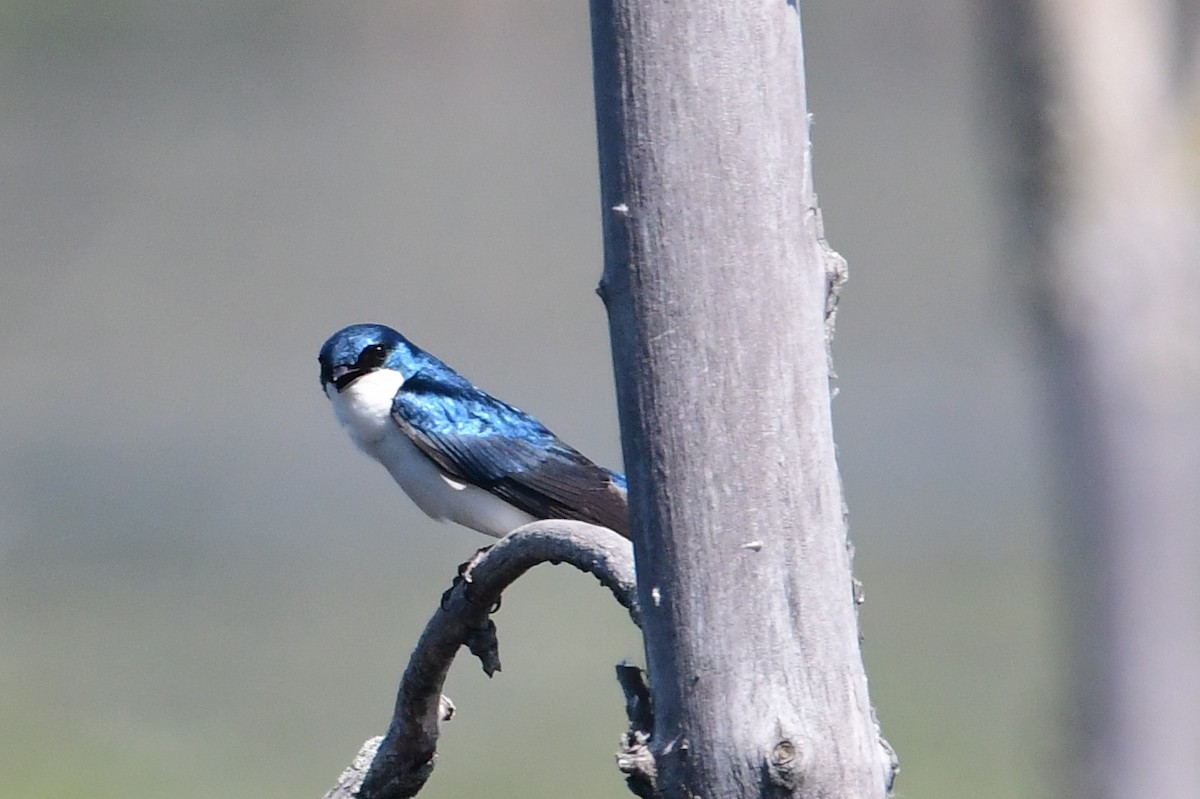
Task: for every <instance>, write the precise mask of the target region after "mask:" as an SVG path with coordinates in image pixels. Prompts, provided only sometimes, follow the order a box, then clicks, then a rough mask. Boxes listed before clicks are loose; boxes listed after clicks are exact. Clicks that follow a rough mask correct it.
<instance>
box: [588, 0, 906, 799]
mask: <svg viewBox="0 0 1200 799" xmlns="http://www.w3.org/2000/svg"><path fill="white" fill-rule="evenodd" d="M592 28H593V52H594V59H595V87H596V107H597V119H598V132H599V144H600V171H601V187H602V202H603V214H604V235H605V271H604V279H603V282H602V284H601V295H602V297H604V299H605V301H606V304H607V306H608V311H609V321H610V331H611V334H612V340H613V354H614V362H615V364H616V378H617V392H618V401H619V407H620V416H621V430H622V440H623V446H624V453H625V463H626V467H627V469H628V472H629V478H630V481H629V482H630V500H631V513H632V523H633V530H634V535H633V541H634V550H635V554H636V560H637V569H638V595H639V601H640V604H641V606H642V612H643V623H644V632H645V639H646V656H647V665H648V672H649V677H650V692H651V694H652V696H653V703H654V726H653V730H652V733H651V736H650V741H649V751H650V753H651V754H652V756H653V760H654V765H655V768H654V773H655V776H656V781H657V782H656V790H657V792H658V794H657V795H661V796H664V797H685V796H692V795H695V796H719V797H763V796H772V797H781V796H794V797H851V796H853V797H881V796H884V795H885V794H886V793H887V792H888V788H889V786H890V784H891V780H892V777H893V776H894V771H895V762H894V759H893V756H892V754H891V751H890V749H889V748H888V747H887V746H886V744H884V743H883V742H882V741H881V739H880V738H879V734H878V730H877V727H876V724H875V722H874V719H873V715H872V710H871V705H870V701H869V698H868V695H867V681H866V676H865V673H864V669H863V663H862V656H861V652H860V646H859V636H858V623H857V616H856V608H855V602H854V590H853V587H852V586H853V580H852V576H851V570H850V553H849V549H848V545H847V540H846V528H845V522H844V514H843V504H842V493H841V487H840V484H839V478H838V472H837V466H836V463H835V459H834V447H833V439H832V428H831V421H830V372H829V368H828V363H827V358H826V342H827V338H826V319H827V303H828V301H829V299H830V296H829V294H830V285H831V283H833V282H834V281H835V280H837V279H840V269H839V266H840V259H838V258H836V256H832V254H829V253H827V251H826V249H825V248H824V247H823V242H822V241H821V229H820V220H819V215H818V212H817V206H816V198H815V196H814V194H813V188H812V179H811V172H810V159H809V138H808V112H807V108H806V101H805V93H804V68H803V53H802V49H801V35H800V15H799V11H798V9H797V8H796V7H795V5H793V4H791V3H786V2H783V1H782V0H780V1H779V2H769V3H728V2H723V0H700V1H699V2H691V3H661V2H639V1H638V0H592Z"/></svg>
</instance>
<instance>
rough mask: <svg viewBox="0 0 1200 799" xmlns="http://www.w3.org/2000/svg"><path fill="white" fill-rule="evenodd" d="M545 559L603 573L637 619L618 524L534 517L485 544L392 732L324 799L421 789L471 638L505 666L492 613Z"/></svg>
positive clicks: (436, 618)
mask: <svg viewBox="0 0 1200 799" xmlns="http://www.w3.org/2000/svg"><path fill="white" fill-rule="evenodd" d="M539 563H569V564H571V565H572V566H575V567H576V568H577V569H580V570H581V571H585V572H588V573H590V574H593V575H595V576H596V578H597V579H598V580H600V582H601V583H602V584H603V585H605V586H606V587H607V588H609V589H610V590H611V591H612V592H613V596H614V597H615V598H616V600H617V601H618V602H620V603H621V604H622V605H623V606H625V607H626V608H628V609H629V612H630V615H631V616H632V617H633V619H634V621H635V622H636V621H637V620H638V609H637V603H636V602H635V601H634V596H635V594H634V575H633V552H632V551H631V549H630V547H629V542H628V541H626V540H625V539H624V538H622V537H621V536H619V535H618V534H617V533H615V532H613V531H612V530H608V529H606V528H604V527H597V526H595V525H592V524H585V523H584V522H575V521H541V522H534V523H532V524H527V525H525V526H524V527H521V528H519V529H517V530H514V531H513V532H512V533H510V534H508V535H507V536H505V537H504V538H502V539H500V541H498V542H496V543H495V544H494V545H492V546H491V547H488V548H487V549H483V550H480V551H479V552H478V553H477V554H476V556H475V557H474V558H472V560H471V561H470V562H469V563H466V564H464V565H463V567H462V573H461V574H460V575H459V576H458V578H457V579H456V580H455V581H454V584H453V585H452V586H451V587H450V589H448V590H447V591H446V593H445V595H444V596H443V597H442V601H441V604H440V606H439V607H438V609H437V611H436V612H435V613H434V614H433V617H432V618H431V619H430V620H429V623H428V624H427V625H426V626H425V631H424V632H423V633H422V634H421V640H420V641H418V642H417V646H416V648H415V649H414V650H413V654H412V657H411V658H410V659H409V662H408V668H406V669H405V671H404V677H403V679H402V680H401V682H400V690H399V691H398V692H397V695H396V708H395V711H394V713H393V715H392V721H391V723H390V724H389V725H388V731H387V734H386V735H384V736H382V737H381V738H372V739H370V740H369V741H367V742H366V743H365V744H363V746H362V748H361V749H360V750H359V753H358V755H357V756H356V757H355V759H354V762H353V763H352V764H351V765H350V766H349V767H348V768H347V769H346V770H345V771H344V772H343V773H342V775H341V777H340V778H339V779H338V782H337V784H336V785H334V787H333V788H331V789H330V790H329V792H328V793H326V794H325V799H402V798H403V797H409V796H415V795H416V794H417V792H418V791H420V790H421V788H423V787H424V785H425V781H426V780H428V779H429V776H430V774H432V772H433V765H434V761H435V759H436V757H437V741H438V736H439V734H440V727H441V722H443V721H445V720H447V719H449V718H450V717H451V716H452V715H453V712H454V705H453V704H452V703H451V702H450V700H449V699H447V698H446V697H444V696H442V684H443V683H444V682H445V679H446V674H447V673H448V672H449V671H450V664H451V663H453V662H454V657H455V655H457V654H458V652H459V650H460V649H461V648H462V647H463V646H466V647H468V648H469V649H470V651H471V654H473V655H475V656H476V657H478V658H479V660H480V663H481V664H482V665H483V670H484V671H485V672H487V674H488V676H489V677H490V676H491V675H492V674H494V673H495V672H497V671H499V670H500V653H499V645H498V643H497V641H496V628H495V625H494V624H492V621H491V619H490V618H489V616H490V615H491V613H492V611H493V610H494V609H495V607H496V606H497V605H498V604H499V602H500V596H501V594H502V593H503V592H504V589H506V588H507V587H508V586H509V585H511V584H512V582H513V581H515V580H516V579H517V578H518V577H520V576H521V575H522V574H524V573H525V572H526V571H528V570H529V569H531V568H533V567H534V566H536V565H538V564H539Z"/></svg>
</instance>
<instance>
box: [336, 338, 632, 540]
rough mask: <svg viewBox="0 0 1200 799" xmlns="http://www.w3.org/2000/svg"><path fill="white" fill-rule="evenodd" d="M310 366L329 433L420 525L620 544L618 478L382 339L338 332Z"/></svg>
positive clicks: (441, 367) (622, 490)
mask: <svg viewBox="0 0 1200 799" xmlns="http://www.w3.org/2000/svg"><path fill="white" fill-rule="evenodd" d="M317 360H318V361H319V363H320V367H321V390H322V391H323V392H324V394H325V396H326V397H328V398H329V400H330V402H331V403H332V405H333V412H334V415H335V416H336V417H337V420H338V422H339V423H340V424H341V426H342V427H343V428H345V430H346V432H347V433H348V434H349V436H350V439H351V440H352V441H353V442H354V444H355V445H356V446H357V447H358V448H359V449H360V450H362V451H363V452H365V453H366V454H367V455H370V456H371V457H372V458H374V459H375V460H377V461H379V462H380V463H381V464H383V466H384V468H386V469H387V470H388V472H389V473H390V474H391V476H392V478H393V479H394V480H395V481H396V482H397V483H398V484H399V485H400V487H401V488H402V489H404V492H405V493H406V494H408V496H409V497H410V498H411V499H412V501H413V502H414V503H415V504H416V505H417V507H418V508H420V509H421V510H422V511H423V512H424V513H425V514H426V515H428V516H430V517H432V518H434V519H437V520H440V521H450V522H455V523H457V524H460V525H463V526H464V527H469V528H471V529H473V530H477V531H479V532H481V533H484V534H486V535H490V536H494V537H496V538H500V537H503V536H505V535H507V534H508V533H510V532H512V531H513V530H514V529H516V528H517V527H520V526H522V525H524V524H528V523H529V522H532V521H535V520H538V519H575V520H579V521H585V522H590V523H592V524H598V525H601V526H604V527H608V528H609V529H611V530H613V531H615V532H617V533H619V534H621V535H622V536H624V537H626V538H628V537H629V511H628V499H627V497H628V488H627V485H626V480H625V476H624V475H623V474H621V473H619V472H614V471H612V470H610V469H606V468H604V467H603V466H598V465H597V464H595V463H593V462H592V461H591V460H589V459H588V458H587V457H585V456H584V455H582V454H581V453H580V452H579V451H578V450H576V449H575V448H573V447H571V446H570V445H569V444H567V443H566V442H564V441H563V440H562V439H560V438H559V437H558V436H556V435H555V434H554V433H552V432H550V430H548V429H547V428H546V427H545V425H543V424H542V423H541V422H539V421H538V420H537V419H534V418H533V417H532V416H530V415H529V414H527V413H525V412H524V411H522V410H520V409H518V408H515V407H513V406H512V405H509V404H508V403H506V402H503V401H502V400H499V399H496V398H495V397H493V396H492V395H490V394H488V393H487V392H486V391H484V390H483V389H481V388H478V387H477V386H475V385H474V384H473V383H472V382H471V381H469V380H468V379H467V378H465V377H463V376H462V375H460V374H459V373H458V372H456V371H454V369H452V368H450V367H449V366H447V365H446V364H445V363H443V362H442V361H441V360H439V359H438V358H437V357H435V356H433V355H431V354H430V353H428V352H426V351H425V350H423V349H421V348H420V347H418V346H416V345H415V344H413V343H412V342H411V341H409V340H408V339H407V338H405V337H404V336H403V335H401V334H400V333H398V332H397V331H395V330H393V329H392V328H390V327H388V326H386V325H381V324H356V325H350V326H349V327H345V328H342V329H341V330H339V331H337V332H336V333H334V334H333V335H332V336H330V337H329V339H328V340H327V341H326V342H325V344H324V345H323V346H322V347H321V352H320V355H319V356H318V359H317Z"/></svg>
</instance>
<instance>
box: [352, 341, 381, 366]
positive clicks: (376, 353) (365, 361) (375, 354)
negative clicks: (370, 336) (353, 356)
mask: <svg viewBox="0 0 1200 799" xmlns="http://www.w3.org/2000/svg"><path fill="white" fill-rule="evenodd" d="M386 360H387V350H385V349H384V348H383V345H382V344H372V345H371V346H369V347H363V351H362V352H360V353H359V354H358V364H357V365H358V366H359V367H360V368H362V369H377V368H379V367H380V366H383V362H384V361H386Z"/></svg>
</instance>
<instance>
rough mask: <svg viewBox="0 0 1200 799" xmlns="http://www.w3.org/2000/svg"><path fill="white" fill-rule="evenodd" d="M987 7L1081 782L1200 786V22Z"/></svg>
mask: <svg viewBox="0 0 1200 799" xmlns="http://www.w3.org/2000/svg"><path fill="white" fill-rule="evenodd" d="M985 8H987V10H988V16H987V17H986V19H987V22H988V23H989V24H988V28H987V30H988V32H989V33H991V34H992V36H993V43H994V45H995V48H994V53H995V56H996V57H995V62H996V63H997V64H999V66H1000V68H999V70H998V71H997V73H996V74H997V75H999V76H1001V77H1002V80H1001V81H999V82H998V83H997V84H996V88H998V89H999V92H998V96H999V97H1000V98H1001V103H1000V104H999V106H998V107H997V108H996V115H995V118H997V119H1009V120H1015V122H1014V123H1010V124H1009V125H1008V126H1007V127H1006V128H1005V131H1006V132H1007V133H1009V134H1010V136H1009V138H1008V140H1007V141H1005V142H1004V143H1005V144H1006V150H1007V152H1008V154H1009V164H1008V165H1006V166H1012V165H1016V169H1015V170H1012V171H1013V172H1015V173H1016V174H1019V175H1024V176H1025V179H1024V180H1021V181H1020V182H1019V183H1018V184H1017V185H1016V186H1015V188H1016V194H1015V196H1014V202H1013V203H1012V209H1013V222H1014V223H1015V224H1013V226H1012V230H1011V233H1012V236H1011V237H1010V240H1011V241H1013V242H1014V244H1015V245H1016V247H1017V248H1018V249H1017V250H1015V253H1016V255H1017V256H1018V259H1019V260H1021V261H1025V262H1027V263H1028V264H1029V265H1030V267H1031V274H1032V275H1033V281H1032V286H1033V287H1034V289H1035V293H1034V306H1035V307H1036V309H1037V311H1038V317H1037V318H1038V319H1039V321H1040V323H1041V324H1042V328H1041V331H1042V333H1043V336H1042V338H1041V343H1042V344H1043V352H1044V354H1045V355H1046V359H1047V363H1048V365H1049V370H1048V374H1049V376H1050V382H1051V390H1052V392H1053V401H1054V404H1055V406H1056V410H1057V419H1058V422H1059V425H1058V432H1059V442H1060V445H1061V454H1062V458H1061V465H1062V469H1061V481H1062V487H1063V488H1064V490H1065V493H1066V495H1067V506H1068V507H1067V513H1066V519H1067V524H1066V525H1065V529H1064V533H1063V553H1064V555H1065V571H1064V574H1065V576H1066V584H1065V587H1064V596H1065V597H1066V598H1067V599H1068V608H1069V611H1070V613H1071V620H1070V630H1071V633H1070V636H1069V640H1070V642H1071V646H1072V652H1071V664H1070V670H1069V674H1070V683H1071V688H1072V690H1073V691H1074V693H1075V696H1074V702H1073V706H1074V709H1075V712H1074V713H1072V716H1071V718H1072V722H1073V725H1074V726H1073V730H1072V732H1073V736H1072V738H1073V740H1075V741H1076V745H1075V747H1074V751H1073V752H1072V755H1073V756H1074V760H1075V766H1076V768H1075V769H1074V774H1073V776H1072V777H1071V778H1070V780H1069V781H1070V782H1071V785H1070V786H1069V788H1068V790H1067V793H1069V794H1070V795H1078V796H1095V797H1113V799H1116V798H1117V797H1129V796H1190V795H1193V794H1195V792H1196V786H1197V785H1200V758H1197V752H1200V682H1197V680H1196V675H1197V674H1200V578H1198V575H1200V536H1197V529H1198V524H1200V489H1198V487H1200V198H1198V196H1197V191H1196V171H1195V165H1196V161H1195V157H1196V156H1195V139H1194V137H1195V101H1196V99H1197V95H1196V88H1197V86H1198V85H1200V82H1197V83H1196V84H1193V85H1192V86H1191V87H1190V88H1189V87H1188V86H1187V85H1186V84H1185V83H1183V81H1185V80H1187V79H1189V78H1190V79H1192V80H1195V78H1196V73H1194V72H1193V71H1192V69H1191V68H1188V67H1185V68H1182V69H1181V68H1179V65H1180V64H1183V63H1186V60H1187V59H1188V58H1194V55H1195V44H1196V33H1195V28H1194V25H1193V26H1191V27H1185V26H1184V25H1183V22H1184V21H1185V20H1186V19H1191V20H1192V21H1193V23H1194V16H1192V17H1187V16H1184V15H1180V14H1179V9H1178V8H1177V5H1176V4H1175V3H1173V2H1164V0H1096V1H1095V2H1091V3H1079V2H1075V1H1074V0H1024V2H1019V3H1009V2H1004V1H1003V0H993V1H992V2H989V3H987V4H985ZM1181 32H1183V34H1184V35H1182V36H1181V35H1180V34H1181ZM1188 36H1190V37H1191V41H1186V39H1187V37H1188ZM1181 41H1186V43H1185V44H1184V45H1183V46H1182V47H1180V46H1178V45H1179V43H1180V42H1181ZM1194 66H1195V64H1194V63H1193V64H1191V65H1190V67H1192V68H1194ZM1031 99H1032V100H1035V102H1031V101H1030V100H1031ZM1022 162H1024V163H1022ZM1005 171H1006V172H1009V171H1010V170H1009V169H1006V170H1005Z"/></svg>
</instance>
